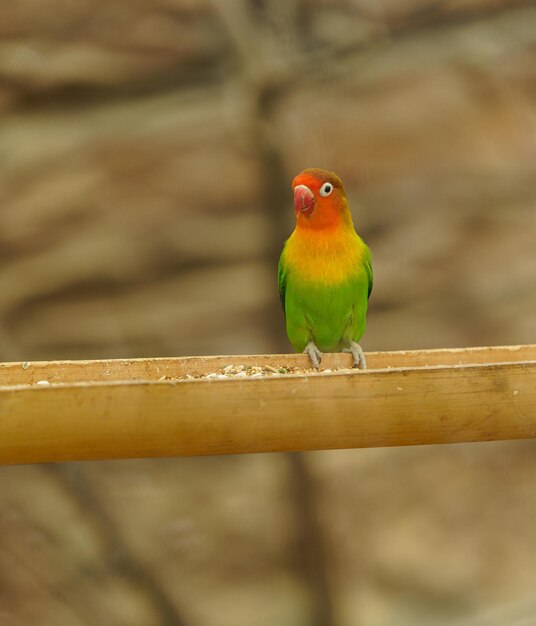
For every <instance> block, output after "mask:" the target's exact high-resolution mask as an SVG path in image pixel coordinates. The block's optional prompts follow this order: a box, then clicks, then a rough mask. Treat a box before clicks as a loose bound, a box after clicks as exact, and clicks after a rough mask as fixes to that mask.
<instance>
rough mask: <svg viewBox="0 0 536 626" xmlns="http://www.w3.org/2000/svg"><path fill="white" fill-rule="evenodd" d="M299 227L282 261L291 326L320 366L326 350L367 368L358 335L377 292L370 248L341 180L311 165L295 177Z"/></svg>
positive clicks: (301, 348)
mask: <svg viewBox="0 0 536 626" xmlns="http://www.w3.org/2000/svg"><path fill="white" fill-rule="evenodd" d="M292 189H293V191H294V211H295V213H296V227H295V229H294V231H293V232H292V234H291V235H290V237H289V238H288V239H287V241H286V242H285V244H284V247H283V251H282V253H281V257H280V259H279V265H278V283H279V295H280V298H281V304H282V305H283V311H284V314H285V322H286V331H287V335H288V338H289V341H290V343H291V344H292V346H293V348H294V350H295V351H296V352H303V353H305V354H308V355H309V358H310V360H311V363H312V365H313V367H314V368H315V369H319V367H320V362H321V360H322V356H323V353H324V352H350V353H351V354H352V358H353V363H354V366H355V367H361V368H362V369H366V360H365V355H364V354H363V350H362V348H361V346H360V345H359V343H358V342H359V340H360V339H361V337H362V336H363V333H364V332H365V325H366V315H367V308H368V300H369V297H370V294H371V292H372V285H373V274H372V259H371V252H370V250H369V248H368V246H367V245H366V244H365V242H364V241H363V240H362V239H361V237H360V236H359V235H358V234H357V232H356V230H355V228H354V223H353V220H352V214H351V213H350V208H349V206H348V200H347V197H346V192H345V190H344V186H343V183H342V181H341V179H340V178H339V177H338V176H337V174H335V173H334V172H330V171H327V170H323V169H319V168H308V169H305V170H303V171H302V172H300V173H299V174H298V175H297V176H296V177H295V178H294V180H293V181H292Z"/></svg>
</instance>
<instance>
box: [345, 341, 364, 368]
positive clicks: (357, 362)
mask: <svg viewBox="0 0 536 626" xmlns="http://www.w3.org/2000/svg"><path fill="white" fill-rule="evenodd" d="M342 351H343V352H351V354H352V357H353V359H354V367H360V368H361V369H362V370H366V369H367V361H366V360H365V355H364V354H363V348H362V347H361V346H360V345H359V344H358V343H357V342H355V341H350V345H349V347H348V348H344V349H343V350H342Z"/></svg>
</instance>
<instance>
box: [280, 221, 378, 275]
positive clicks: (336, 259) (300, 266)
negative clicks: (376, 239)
mask: <svg viewBox="0 0 536 626" xmlns="http://www.w3.org/2000/svg"><path fill="white" fill-rule="evenodd" d="M365 254H366V245H365V243H364V242H363V240H362V239H361V238H360V237H359V236H358V235H357V233H356V232H355V230H353V228H352V229H351V230H344V231H341V232H336V233H330V234H329V235H326V234H325V233H321V232H314V231H312V232H305V233H302V232H299V231H294V232H293V233H292V235H291V236H290V238H289V239H288V241H287V243H286V245H285V250H284V262H285V265H286V267H287V269H288V271H289V272H290V273H292V274H293V275H294V277H295V278H297V279H299V280H300V281H307V282H312V283H316V284H319V283H323V284H326V285H334V284H337V283H343V282H345V281H347V280H348V279H349V278H351V277H352V276H354V275H355V274H356V273H359V272H360V270H361V269H362V266H363V262H364V257H365Z"/></svg>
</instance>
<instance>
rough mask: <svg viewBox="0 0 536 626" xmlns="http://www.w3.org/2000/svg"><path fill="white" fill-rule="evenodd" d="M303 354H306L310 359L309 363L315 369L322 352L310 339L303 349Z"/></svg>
mask: <svg viewBox="0 0 536 626" xmlns="http://www.w3.org/2000/svg"><path fill="white" fill-rule="evenodd" d="M303 353H304V354H308V355H309V358H310V359H311V363H312V364H313V367H314V368H315V369H318V368H319V367H320V361H321V360H322V352H320V350H319V349H318V348H317V347H316V346H315V344H314V342H313V341H310V342H309V343H308V344H307V345H306V346H305V350H304V351H303Z"/></svg>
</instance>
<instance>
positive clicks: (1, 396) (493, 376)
mask: <svg viewBox="0 0 536 626" xmlns="http://www.w3.org/2000/svg"><path fill="white" fill-rule="evenodd" d="M484 355H485V356H486V357H487V361H484V359H483V357H484ZM516 357H517V358H516ZM519 357H521V358H519ZM367 358H368V359H369V360H370V363H371V366H372V367H374V368H377V367H379V368H380V369H369V370H367V371H364V372H363V371H348V370H346V371H341V372H329V373H322V372H319V373H306V374H299V375H289V376H281V377H268V376H267V377H262V378H256V379H247V378H240V379H226V380H213V379H200V380H191V381H177V380H169V381H168V380H166V381H158V380H155V379H154V376H156V375H161V373H162V372H163V371H164V370H165V371H168V372H169V371H170V370H171V369H172V367H173V366H175V371H176V372H177V373H178V372H180V371H181V367H182V371H183V372H184V371H187V370H188V368H190V371H193V370H192V364H194V368H193V369H195V368H197V370H196V371H199V370H201V369H203V368H204V370H205V372H206V371H214V369H216V368H217V367H221V366H222V365H223V364H227V363H230V362H234V363H244V362H247V361H248V360H250V361H251V362H255V363H257V364H263V363H264V364H269V363H270V362H271V363H275V362H277V361H278V360H279V363H281V360H282V359H284V363H285V364H287V365H288V364H289V363H292V364H297V365H299V364H302V362H303V357H302V356H301V355H274V356H271V357H270V356H266V357H262V356H249V357H212V358H208V359H207V358H205V359H163V360H161V361H159V360H149V361H146V360H143V359H140V360H135V361H107V362H87V363H77V362H64V363H59V362H58V363H51V364H40V367H41V370H40V375H45V374H46V370H47V368H48V369H49V371H50V372H51V380H52V381H53V384H50V385H48V386H41V387H37V386H29V385H28V384H27V382H28V381H26V384H19V385H13V383H14V382H15V381H14V379H13V377H11V378H10V380H9V386H6V387H3V388H0V463H4V464H16V463H39V462H53V461H69V460H70V461H73V460H90V459H115V458H133V457H163V456H190V455H208V454H237V453H252V452H281V451H292V450H321V449H339V448H359V447H377V446H397V445H415V444H433V443H455V442H468V441H492V440H502V439H521V438H532V437H536V385H535V384H534V381H535V380H536V346H524V347H516V348H512V347H508V348H493V349H475V350H468V351H429V352H411V353H390V354H385V353H383V354H382V353H376V354H371V355H369V356H368V357H367ZM340 359H341V357H340V356H339V355H333V356H331V355H330V357H328V364H329V360H331V361H332V362H339V363H340ZM441 360H442V361H443V363H444V364H443V365H440V364H438V363H439V362H440V361H441ZM483 361H484V362H483ZM425 363H427V364H426V365H425ZM459 363H461V364H459ZM389 364H395V366H394V367H389ZM99 365H100V366H101V368H102V367H104V369H101V370H100V371H99V370H98V367H99ZM34 367H35V366H34ZM14 368H17V365H16V364H8V365H4V366H3V368H2V373H3V374H5V373H8V374H9V373H11V375H12V374H13V369H14ZM162 368H164V369H162ZM31 369H32V368H31V367H28V366H26V369H24V368H23V366H22V364H19V365H18V368H17V371H18V373H19V374H21V379H24V374H25V373H26V375H28V374H27V373H28V371H31ZM87 370H89V371H90V372H91V373H90V374H89V379H88V378H87V377H86V378H84V372H87ZM58 372H60V373H59V374H58ZM62 372H63V373H64V374H65V376H64V378H63V379H62V376H61V373H62ZM74 372H76V375H74ZM103 372H109V376H110V379H108V380H106V376H107V375H106V374H104V376H103ZM112 372H113V377H112ZM133 373H134V374H135V375H133ZM53 376H56V378H55V379H54V378H53ZM6 378H7V377H6ZM91 378H92V379H93V381H91ZM44 379H46V376H45V378H44ZM75 379H78V382H74V381H75ZM3 380H5V379H4V378H3ZM54 380H57V381H60V380H63V381H64V382H58V383H57V384H54Z"/></svg>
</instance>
